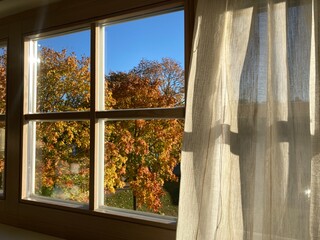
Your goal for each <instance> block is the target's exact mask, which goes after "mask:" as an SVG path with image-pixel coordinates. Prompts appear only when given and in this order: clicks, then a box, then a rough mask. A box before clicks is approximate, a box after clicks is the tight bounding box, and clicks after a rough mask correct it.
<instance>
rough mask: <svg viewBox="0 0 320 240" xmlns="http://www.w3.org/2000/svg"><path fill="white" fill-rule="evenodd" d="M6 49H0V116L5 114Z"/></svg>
mask: <svg viewBox="0 0 320 240" xmlns="http://www.w3.org/2000/svg"><path fill="white" fill-rule="evenodd" d="M6 95H7V48H6V47H0V114H4V113H5V112H6Z"/></svg>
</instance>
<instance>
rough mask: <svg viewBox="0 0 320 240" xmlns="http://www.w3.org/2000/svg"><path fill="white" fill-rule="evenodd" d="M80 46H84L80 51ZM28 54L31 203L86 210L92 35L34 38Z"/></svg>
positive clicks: (28, 192) (86, 32)
mask: <svg viewBox="0 0 320 240" xmlns="http://www.w3.org/2000/svg"><path fill="white" fill-rule="evenodd" d="M79 42H81V45H77V43H79ZM26 51H28V53H27V56H28V59H27V61H28V69H26V71H27V72H28V80H27V83H26V84H28V85H27V89H28V93H27V94H28V103H27V109H25V111H26V114H25V117H26V120H27V122H26V125H25V129H26V131H27V134H26V139H25V140H26V148H25V151H26V152H25V153H26V156H27V165H28V167H27V174H26V187H25V189H26V193H25V194H26V197H28V198H35V197H38V198H39V197H42V200H43V201H45V200H48V199H51V200H53V199H55V200H65V201H74V202H78V203H81V204H86V203H88V201H89V165H90V124H89V121H88V120H89V118H88V116H89V114H87V113H88V110H89V109H90V31H89V30H81V31H77V32H71V33H66V34H61V35H56V36H47V37H43V38H31V39H30V40H28V41H27V44H26ZM83 115H87V117H83ZM82 118H84V119H82Z"/></svg>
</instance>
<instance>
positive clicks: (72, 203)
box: [22, 195, 89, 210]
mask: <svg viewBox="0 0 320 240" xmlns="http://www.w3.org/2000/svg"><path fill="white" fill-rule="evenodd" d="M22 200H25V201H32V202H36V203H44V204H50V205H56V206H62V207H68V208H75V209H83V210H88V209H89V205H88V204H85V203H79V202H76V201H70V200H60V199H53V198H48V197H42V196H37V195H32V196H30V197H27V198H23V199H22Z"/></svg>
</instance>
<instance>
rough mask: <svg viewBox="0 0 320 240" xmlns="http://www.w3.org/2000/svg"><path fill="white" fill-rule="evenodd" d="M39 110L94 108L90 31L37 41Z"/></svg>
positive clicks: (83, 109) (37, 107)
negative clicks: (91, 96) (91, 87)
mask: <svg viewBox="0 0 320 240" xmlns="http://www.w3.org/2000/svg"><path fill="white" fill-rule="evenodd" d="M36 43H37V46H36V48H37V51H36V52H37V54H38V57H37V65H38V66H37V78H36V81H37V84H36V85H37V86H36V88H37V90H36V99H37V106H36V111H37V112H63V111H87V110H89V109H90V31H89V30H87V31H82V32H76V33H70V34H65V35H61V36H57V37H50V38H44V39H40V40H38V41H37V42H36Z"/></svg>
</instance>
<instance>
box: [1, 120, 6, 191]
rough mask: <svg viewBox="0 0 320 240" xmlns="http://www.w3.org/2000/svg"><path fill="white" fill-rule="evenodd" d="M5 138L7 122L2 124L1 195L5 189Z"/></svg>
mask: <svg viewBox="0 0 320 240" xmlns="http://www.w3.org/2000/svg"><path fill="white" fill-rule="evenodd" d="M5 138H6V131H5V122H0V193H3V189H4V164H5V162H4V157H5Z"/></svg>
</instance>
